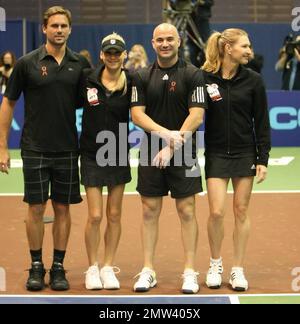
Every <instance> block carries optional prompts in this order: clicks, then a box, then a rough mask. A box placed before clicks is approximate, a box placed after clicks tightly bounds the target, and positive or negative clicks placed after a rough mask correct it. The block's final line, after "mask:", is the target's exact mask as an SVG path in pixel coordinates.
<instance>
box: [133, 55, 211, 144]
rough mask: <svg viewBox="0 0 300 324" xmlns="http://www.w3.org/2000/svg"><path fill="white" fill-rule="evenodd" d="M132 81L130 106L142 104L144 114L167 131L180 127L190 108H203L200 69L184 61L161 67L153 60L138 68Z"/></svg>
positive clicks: (203, 87) (203, 93) (203, 95)
mask: <svg viewBox="0 0 300 324" xmlns="http://www.w3.org/2000/svg"><path fill="white" fill-rule="evenodd" d="M132 83H133V87H132V98H131V107H134V106H145V107H146V110H145V113H146V114H147V115H148V116H149V117H150V118H151V119H152V120H153V121H155V122H156V123H158V124H159V125H161V126H163V127H165V128H167V129H169V130H180V128H181V127H182V125H183V123H184V121H185V119H186V118H187V117H188V115H189V108H193V107H198V108H204V109H206V105H207V99H206V97H207V95H206V89H205V83H204V78H203V74H202V71H201V70H200V69H198V68H196V67H195V66H194V65H192V64H189V63H187V62H185V61H184V60H181V59H179V60H178V61H177V63H176V64H175V65H174V66H172V67H170V68H161V67H160V66H159V65H158V63H157V62H155V63H154V64H152V65H151V66H149V67H147V68H144V69H141V70H139V71H137V72H136V73H135V75H134V77H133V81H132ZM148 136H149V134H148ZM194 139H195V134H194ZM148 143H149V144H150V140H148Z"/></svg>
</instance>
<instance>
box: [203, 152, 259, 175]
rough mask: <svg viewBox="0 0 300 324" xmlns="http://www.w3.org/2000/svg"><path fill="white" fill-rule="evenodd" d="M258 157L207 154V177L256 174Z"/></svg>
mask: <svg viewBox="0 0 300 324" xmlns="http://www.w3.org/2000/svg"><path fill="white" fill-rule="evenodd" d="M256 163H257V158H256V156H255V155H250V156H239V155H237V156H225V155H214V154H206V155H205V178H206V179H207V178H238V177H254V176H255V175H256Z"/></svg>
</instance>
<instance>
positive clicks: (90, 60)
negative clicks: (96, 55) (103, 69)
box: [79, 49, 94, 68]
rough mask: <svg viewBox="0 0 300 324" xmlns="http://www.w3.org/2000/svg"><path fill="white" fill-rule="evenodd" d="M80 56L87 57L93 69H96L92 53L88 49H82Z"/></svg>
mask: <svg viewBox="0 0 300 324" xmlns="http://www.w3.org/2000/svg"><path fill="white" fill-rule="evenodd" d="M79 54H80V55H82V56H83V57H85V58H86V59H87V61H88V62H89V63H90V65H91V68H94V64H93V60H92V55H91V53H90V52H89V51H88V50H87V49H82V50H81V51H80V52H79Z"/></svg>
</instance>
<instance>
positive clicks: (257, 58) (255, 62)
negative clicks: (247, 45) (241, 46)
mask: <svg viewBox="0 0 300 324" xmlns="http://www.w3.org/2000/svg"><path fill="white" fill-rule="evenodd" d="M263 66H264V57H263V56H262V55H261V54H257V53H254V50H253V47H252V46H251V55H250V58H249V62H248V63H247V64H246V65H245V67H246V68H249V69H251V70H253V71H255V72H257V73H259V74H260V73H261V70H262V68H263Z"/></svg>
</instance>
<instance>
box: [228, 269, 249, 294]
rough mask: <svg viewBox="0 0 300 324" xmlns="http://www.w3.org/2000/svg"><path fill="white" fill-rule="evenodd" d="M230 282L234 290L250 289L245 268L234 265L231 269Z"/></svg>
mask: <svg viewBox="0 0 300 324" xmlns="http://www.w3.org/2000/svg"><path fill="white" fill-rule="evenodd" d="M229 283H230V284H231V286H232V289H233V290H236V291H245V290H247V289H248V281H247V279H246V278H245V275H244V269H243V268H239V267H233V268H232V269H231V274H230V279H229Z"/></svg>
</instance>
